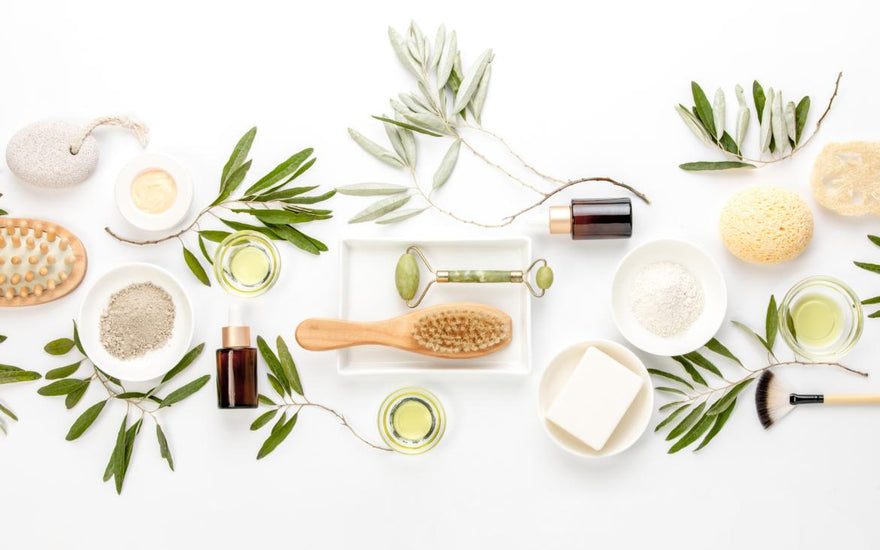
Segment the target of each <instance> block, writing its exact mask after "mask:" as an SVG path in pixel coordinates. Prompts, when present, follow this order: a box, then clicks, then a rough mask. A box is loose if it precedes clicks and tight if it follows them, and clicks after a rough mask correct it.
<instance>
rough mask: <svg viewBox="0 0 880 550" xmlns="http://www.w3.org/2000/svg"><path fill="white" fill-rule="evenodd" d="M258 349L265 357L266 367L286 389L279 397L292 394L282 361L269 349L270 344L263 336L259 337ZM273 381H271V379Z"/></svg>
mask: <svg viewBox="0 0 880 550" xmlns="http://www.w3.org/2000/svg"><path fill="white" fill-rule="evenodd" d="M257 349H258V350H260V355H262V356H263V361H265V362H266V367H267V368H268V369H269V372H271V373H272V374H273V375H275V378H277V379H278V382H280V383H281V386H282V387H283V388H284V391H282V392H279V395H282V396H283V395H284V394H285V393H288V394H289V393H290V380H289V379H288V378H287V376H286V375H285V374H284V369H283V367H282V366H281V361H279V360H278V357H277V356H276V355H275V352H274V351H272V348H270V347H269V344H267V343H266V341H265V340H263V337H262V336H257ZM270 381H271V379H270Z"/></svg>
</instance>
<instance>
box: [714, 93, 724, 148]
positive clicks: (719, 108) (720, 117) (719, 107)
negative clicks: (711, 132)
mask: <svg viewBox="0 0 880 550" xmlns="http://www.w3.org/2000/svg"><path fill="white" fill-rule="evenodd" d="M726 110H727V105H726V102H725V99H724V90H722V89H721V88H718V89H717V90H715V100H714V101H713V103H712V118H713V119H714V122H715V138H716V139H721V135H722V134H723V133H724V124H725V117H726Z"/></svg>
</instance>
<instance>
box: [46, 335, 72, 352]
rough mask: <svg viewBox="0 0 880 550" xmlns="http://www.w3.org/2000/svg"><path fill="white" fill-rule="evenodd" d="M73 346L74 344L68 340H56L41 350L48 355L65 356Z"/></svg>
mask: <svg viewBox="0 0 880 550" xmlns="http://www.w3.org/2000/svg"><path fill="white" fill-rule="evenodd" d="M74 345H76V344H74V342H73V340H71V339H70V338H58V339H57V340H52V341H51V342H49V343H48V344H46V345H45V346H44V347H43V350H45V352H46V353H48V354H49V355H65V354H67V353H70V350H72V349H73V346H74Z"/></svg>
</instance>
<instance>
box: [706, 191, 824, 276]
mask: <svg viewBox="0 0 880 550" xmlns="http://www.w3.org/2000/svg"><path fill="white" fill-rule="evenodd" d="M812 237H813V213H812V212H810V208H809V206H807V203H806V202H804V200H803V199H802V198H800V197H799V196H798V195H797V194H796V193H794V192H793V191H789V190H788V189H783V188H782V187H775V186H768V185H764V186H754V187H749V188H748V189H744V190H743V191H740V192H739V193H737V194H736V195H734V196H733V197H731V198H730V200H729V201H727V204H726V205H725V206H724V209H723V210H722V211H721V238H722V240H723V241H724V245H725V246H726V247H727V249H728V250H730V252H731V253H733V255H734V256H736V257H737V258H739V259H741V260H744V261H746V262H750V263H755V264H776V263H781V262H787V261H788V260H791V259H794V258H796V257H798V256H800V254H801V253H802V252H803V251H804V249H805V248H806V247H807V245H808V244H809V243H810V239H811V238H812Z"/></svg>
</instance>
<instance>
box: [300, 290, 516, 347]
mask: <svg viewBox="0 0 880 550" xmlns="http://www.w3.org/2000/svg"><path fill="white" fill-rule="evenodd" d="M512 331H513V325H512V322H511V319H510V316H509V315H507V314H506V313H504V312H503V311H500V310H498V309H495V308H494V307H491V306H487V305H483V304H472V303H467V302H461V303H451V304H443V305H438V306H432V307H427V308H424V309H420V310H418V311H414V312H412V313H408V314H406V315H403V316H401V317H395V318H394V319H388V320H385V321H374V322H356V321H343V320H338V319H306V320H305V321H303V322H302V323H300V324H299V326H298V327H296V341H297V342H298V343H299V345H300V346H302V347H303V348H305V349H307V350H311V351H326V350H333V349H340V348H347V347H351V346H364V345H379V346H392V347H395V348H399V349H402V350H405V351H411V352H414V353H420V354H422V355H431V356H433V357H445V358H449V359H470V358H473V357H480V356H483V355H488V354H490V353H493V352H495V351H498V350H499V349H501V348H503V347H504V346H506V345H507V344H508V343H510V339H511V335H512Z"/></svg>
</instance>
